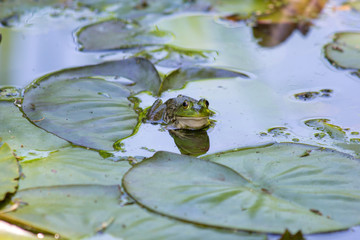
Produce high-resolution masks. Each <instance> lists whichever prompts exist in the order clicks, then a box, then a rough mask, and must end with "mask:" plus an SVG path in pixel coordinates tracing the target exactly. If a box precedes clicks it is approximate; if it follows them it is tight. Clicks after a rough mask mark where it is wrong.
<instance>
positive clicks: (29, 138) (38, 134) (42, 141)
mask: <svg viewBox="0 0 360 240" xmlns="http://www.w3.org/2000/svg"><path fill="white" fill-rule="evenodd" d="M0 122H1V124H0V133H1V138H2V140H3V142H7V143H8V144H9V145H10V146H11V148H12V149H14V152H15V153H16V155H17V156H19V157H24V156H28V155H29V152H30V153H31V152H34V153H35V152H36V151H49V150H56V149H60V148H62V147H65V146H67V145H69V144H68V142H66V141H64V140H62V139H60V138H58V137H56V136H54V135H53V134H51V133H47V132H45V131H44V130H42V129H39V128H38V127H36V126H34V125H33V124H31V123H30V122H29V121H28V120H26V118H24V117H23V113H22V112H21V111H20V110H19V108H17V107H16V106H14V104H13V103H10V102H0Z"/></svg>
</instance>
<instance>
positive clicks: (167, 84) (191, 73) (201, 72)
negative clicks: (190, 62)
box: [160, 67, 249, 92]
mask: <svg viewBox="0 0 360 240" xmlns="http://www.w3.org/2000/svg"><path fill="white" fill-rule="evenodd" d="M235 77H241V78H249V76H248V75H246V74H244V73H240V72H235V71H231V70H226V69H221V68H214V67H184V68H179V69H177V70H175V71H172V72H171V73H170V74H169V75H167V76H166V77H165V79H164V80H163V83H162V85H161V89H160V92H164V91H166V90H169V89H181V88H184V87H185V85H186V84H187V83H188V82H191V81H196V80H202V79H217V78H235Z"/></svg>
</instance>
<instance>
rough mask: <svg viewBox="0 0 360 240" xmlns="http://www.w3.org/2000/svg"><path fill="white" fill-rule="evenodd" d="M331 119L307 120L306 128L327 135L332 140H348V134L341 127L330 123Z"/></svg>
mask: <svg viewBox="0 0 360 240" xmlns="http://www.w3.org/2000/svg"><path fill="white" fill-rule="evenodd" d="M329 121H330V120H329V119H310V120H306V121H305V124H306V126H309V127H313V128H314V129H316V130H319V131H322V132H324V133H327V134H328V135H329V136H330V137H331V138H333V139H336V140H344V139H346V133H345V132H344V130H342V128H341V127H339V126H336V125H334V124H330V123H328V122H329Z"/></svg>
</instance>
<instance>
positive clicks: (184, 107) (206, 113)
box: [146, 94, 215, 130]
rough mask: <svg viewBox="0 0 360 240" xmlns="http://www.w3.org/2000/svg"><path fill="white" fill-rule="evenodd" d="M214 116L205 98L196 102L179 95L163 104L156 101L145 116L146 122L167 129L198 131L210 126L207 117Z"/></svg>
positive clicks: (160, 101) (159, 100) (158, 100)
mask: <svg viewBox="0 0 360 240" xmlns="http://www.w3.org/2000/svg"><path fill="white" fill-rule="evenodd" d="M214 114H215V112H213V111H211V110H210V109H209V101H208V100H206V99H205V98H202V99H200V100H196V99H194V98H191V97H188V96H184V95H181V94H180V95H178V96H177V97H176V98H170V99H168V100H167V101H166V102H165V103H163V101H162V100H161V99H157V100H156V101H155V102H154V104H153V105H152V106H151V107H150V109H149V110H148V112H147V114H146V122H150V123H152V124H163V125H166V126H167V128H168V129H189V130H199V129H203V128H205V127H207V126H209V125H210V123H211V120H210V119H209V117H210V116H213V115H214Z"/></svg>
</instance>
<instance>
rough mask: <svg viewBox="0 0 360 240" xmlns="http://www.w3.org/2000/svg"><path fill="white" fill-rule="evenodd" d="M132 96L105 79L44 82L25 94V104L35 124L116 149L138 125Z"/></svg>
mask: <svg viewBox="0 0 360 240" xmlns="http://www.w3.org/2000/svg"><path fill="white" fill-rule="evenodd" d="M129 95H130V92H129V91H127V90H126V89H125V88H124V87H123V86H122V85H120V84H118V83H116V82H109V81H106V80H103V79H96V78H76V79H66V80H58V81H51V80H50V81H41V82H39V86H38V87H31V88H29V89H28V91H27V92H26V93H25V97H24V102H23V106H22V107H23V111H24V112H25V114H26V116H27V117H28V118H29V119H30V120H31V121H32V122H33V123H34V124H36V125H37V126H39V127H41V128H43V129H45V130H46V131H48V132H51V133H54V134H55V135H57V136H59V137H61V138H63V139H66V140H67V141H69V142H71V143H73V144H76V145H80V146H84V147H88V148H93V149H101V150H113V149H114V148H115V149H116V148H117V146H116V145H114V143H115V142H117V141H118V140H121V139H123V138H126V137H128V136H131V135H132V134H134V132H135V131H136V128H137V125H138V115H137V114H136V113H135V111H134V107H135V106H134V104H133V103H132V102H130V101H129V100H128V98H127V97H129Z"/></svg>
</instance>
